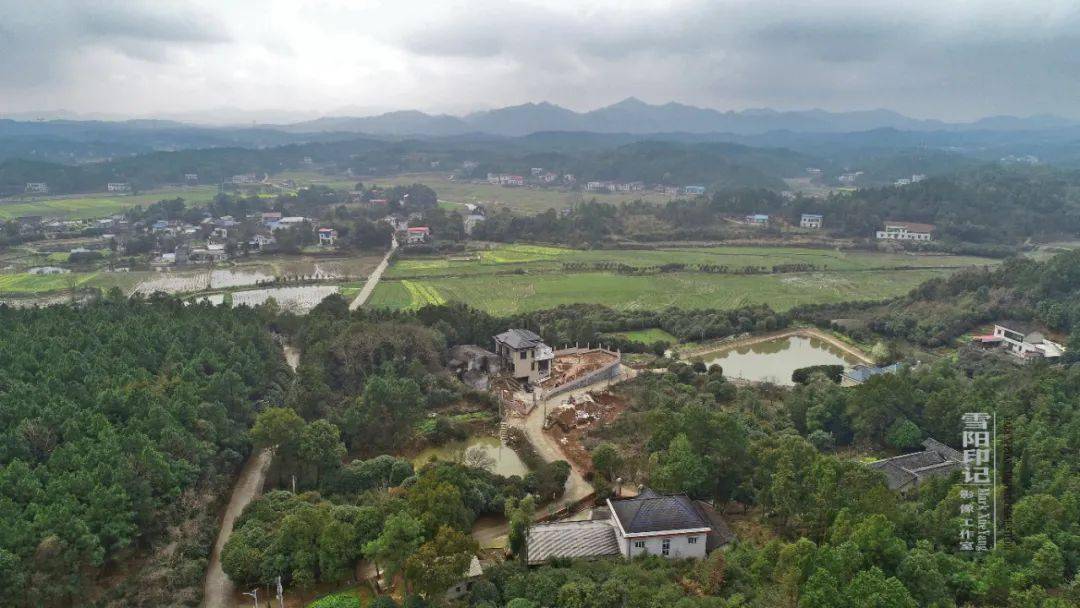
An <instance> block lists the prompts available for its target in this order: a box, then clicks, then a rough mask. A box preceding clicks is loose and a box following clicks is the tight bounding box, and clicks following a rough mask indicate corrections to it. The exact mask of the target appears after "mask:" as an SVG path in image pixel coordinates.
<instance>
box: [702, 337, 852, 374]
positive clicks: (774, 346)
mask: <svg viewBox="0 0 1080 608" xmlns="http://www.w3.org/2000/svg"><path fill="white" fill-rule="evenodd" d="M703 360H704V361H705V364H706V365H712V364H713V363H716V364H717V365H719V366H720V367H723V368H724V376H726V377H728V378H741V379H743V380H753V381H757V382H772V383H774V384H779V385H783V386H791V385H792V384H793V382H792V381H791V373H792V372H794V371H795V370H797V369H799V368H800V367H809V366H811V365H843V366H844V367H851V366H852V365H855V364H856V363H859V360H858V359H856V358H855V357H853V356H851V355H850V354H848V353H846V352H844V351H842V350H840V349H839V348H836V347H835V346H833V345H832V344H829V343H828V342H826V341H825V340H822V339H820V338H814V337H808V336H788V337H785V338H775V339H773V340H765V341H763V342H758V343H756V344H751V345H749V346H743V347H739V348H732V349H731V350H727V351H724V352H722V353H720V354H719V355H718V356H712V357H711V358H710V356H709V355H706V356H705V357H704V358H703Z"/></svg>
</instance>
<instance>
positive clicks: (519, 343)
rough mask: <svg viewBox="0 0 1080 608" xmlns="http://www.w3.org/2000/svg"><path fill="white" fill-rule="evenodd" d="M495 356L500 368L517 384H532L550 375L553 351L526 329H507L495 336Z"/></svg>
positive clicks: (553, 356) (553, 357)
mask: <svg viewBox="0 0 1080 608" xmlns="http://www.w3.org/2000/svg"><path fill="white" fill-rule="evenodd" d="M495 354H497V355H499V358H500V359H502V368H503V370H505V371H506V372H508V373H509V374H510V375H511V376H512V377H513V378H514V379H515V380H518V381H519V382H527V383H530V384H532V383H534V382H536V381H538V380H541V379H543V378H547V377H548V375H549V374H551V362H552V360H553V359H555V351H554V350H552V348H551V347H550V346H548V345H547V344H544V342H543V341H542V340H541V339H540V336H538V335H536V334H535V333H533V332H531V331H529V330H527V329H509V330H507V331H504V332H503V333H501V334H499V335H497V336H495Z"/></svg>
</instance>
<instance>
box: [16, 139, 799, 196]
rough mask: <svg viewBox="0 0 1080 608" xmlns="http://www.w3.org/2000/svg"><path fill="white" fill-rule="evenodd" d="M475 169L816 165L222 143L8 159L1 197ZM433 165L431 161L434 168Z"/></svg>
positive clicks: (690, 174) (730, 153)
mask: <svg viewBox="0 0 1080 608" xmlns="http://www.w3.org/2000/svg"><path fill="white" fill-rule="evenodd" d="M466 161H469V162H470V163H475V166H473V165H470V166H472V167H473V168H472V169H471V171H470V172H469V174H468V175H466V176H465V177H473V178H479V179H484V178H486V176H487V173H488V172H496V173H498V172H512V173H522V174H525V175H528V174H529V170H530V169H531V168H532V167H544V168H545V169H548V170H553V171H558V172H560V173H570V174H573V175H575V176H577V178H578V181H579V182H584V181H587V180H620V181H643V182H647V183H650V184H653V183H665V184H672V185H686V184H702V185H706V186H714V185H715V186H723V187H767V188H774V189H782V188H783V187H784V182H783V181H782V179H781V178H782V177H790V176H794V175H801V174H802V171H803V168H804V167H805V166H808V165H812V164H816V163H817V161H816V160H815V159H813V158H812V157H808V156H806V155H802V154H797V153H795V152H792V151H790V150H784V149H782V148H752V147H749V146H743V145H739V144H726V143H694V144H685V143H677V142H662V141H636V142H631V143H620V142H619V141H616V140H612V141H607V142H605V143H604V144H603V145H601V146H599V147H597V146H596V145H595V144H594V143H592V141H591V140H589V139H587V138H585V139H581V138H573V137H569V136H568V137H567V139H566V141H565V142H564V144H562V145H559V146H550V145H540V146H538V145H537V144H536V143H535V142H532V141H531V140H527V139H524V138H522V139H492V138H482V137H476V138H454V139H434V140H408V141H385V140H378V139H372V138H354V139H350V140H348V141H334V142H322V143H306V144H296V145H283V146H277V147H268V148H259V149H249V148H239V147H218V148H206V149H197V150H196V149H192V150H179V151H174V152H151V153H145V154H136V155H133V156H127V157H122V158H116V159H113V160H108V161H103V162H97V163H85V164H79V165H66V164H60V163H52V162H44V161H41V160H27V159H25V158H19V159H8V160H4V161H2V162H0V196H10V195H14V194H21V193H22V192H23V191H24V189H25V187H26V184H27V182H45V183H47V184H48V185H49V191H50V192H51V193H54V194H66V193H77V192H99V191H101V190H104V188H105V184H107V183H108V182H117V181H121V182H129V183H131V184H132V186H133V187H135V188H136V189H149V188H153V187H156V186H161V185H163V184H171V183H183V182H184V180H185V178H184V176H185V174H189V173H195V174H197V175H198V178H199V182H200V183H203V184H217V183H221V182H222V181H227V180H228V179H229V178H231V177H232V176H233V175H237V174H244V173H255V174H256V175H258V176H259V177H262V176H263V175H265V174H275V173H279V172H282V171H288V170H305V171H310V170H311V169H312V167H311V166H309V165H308V164H306V163H307V162H311V163H313V164H314V165H315V166H317V167H318V168H319V169H321V170H326V171H328V172H330V173H332V174H339V175H340V174H344V173H345V172H346V171H348V170H351V171H352V172H353V173H354V174H358V175H371V174H392V173H400V172H408V171H430V170H431V169H432V168H433V166H436V167H441V169H440V170H447V171H453V170H456V169H460V168H461V167H462V165H463V163H465V162H466ZM433 163H434V165H433Z"/></svg>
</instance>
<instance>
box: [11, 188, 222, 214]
mask: <svg viewBox="0 0 1080 608" xmlns="http://www.w3.org/2000/svg"><path fill="white" fill-rule="evenodd" d="M216 194H217V187H215V186H185V187H175V188H162V189H159V190H151V191H148V192H144V193H140V194H134V195H130V196H116V195H106V194H101V195H87V196H57V197H43V198H32V199H30V198H18V199H12V200H10V201H3V202H0V219H13V218H17V217H20V216H24V215H41V216H44V217H57V218H61V219H91V218H97V217H105V216H109V215H113V214H115V213H120V212H123V211H126V210H128V209H130V208H132V207H142V206H145V205H149V204H151V203H156V202H157V201H160V200H164V199H171V198H178V197H179V198H182V199H184V200H185V201H186V202H187V203H188V204H189V205H200V204H205V203H208V202H210V201H211V200H213V199H214V196H215V195H216Z"/></svg>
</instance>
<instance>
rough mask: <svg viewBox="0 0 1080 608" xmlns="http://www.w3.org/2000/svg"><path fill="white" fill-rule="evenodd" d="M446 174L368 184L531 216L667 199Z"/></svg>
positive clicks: (647, 194)
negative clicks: (416, 189) (414, 188)
mask: <svg viewBox="0 0 1080 608" xmlns="http://www.w3.org/2000/svg"><path fill="white" fill-rule="evenodd" d="M448 177H449V172H447V173H406V174H403V175H396V176H393V177H377V178H372V179H371V180H364V183H365V184H367V183H368V182H369V181H370V183H371V184H373V185H378V186H404V185H409V184H416V183H420V184H424V185H426V186H429V187H431V188H432V189H433V190H435V192H438V193H439V200H440V201H445V202H447V203H451V204H455V205H458V206H464V204H465V203H474V204H482V205H485V206H488V207H492V206H503V207H506V208H508V209H510V210H512V211H514V212H517V213H521V214H526V215H533V214H537V213H542V212H544V211H547V210H548V209H563V208H566V207H569V206H571V205H573V204H574V203H577V202H580V201H584V200H590V199H592V198H596V199H597V200H599V201H601V202H605V203H613V204H621V203H625V202H629V201H636V200H645V201H649V202H667V201H668V200H671V197H669V196H666V195H663V194H661V193H659V192H653V191H651V190H645V191H641V192H611V193H608V192H604V193H599V192H576V191H569V190H562V189H558V188H530V187H521V188H506V187H503V186H493V185H491V184H488V183H486V182H482V183H471V182H468V181H458V180H451V179H448Z"/></svg>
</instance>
